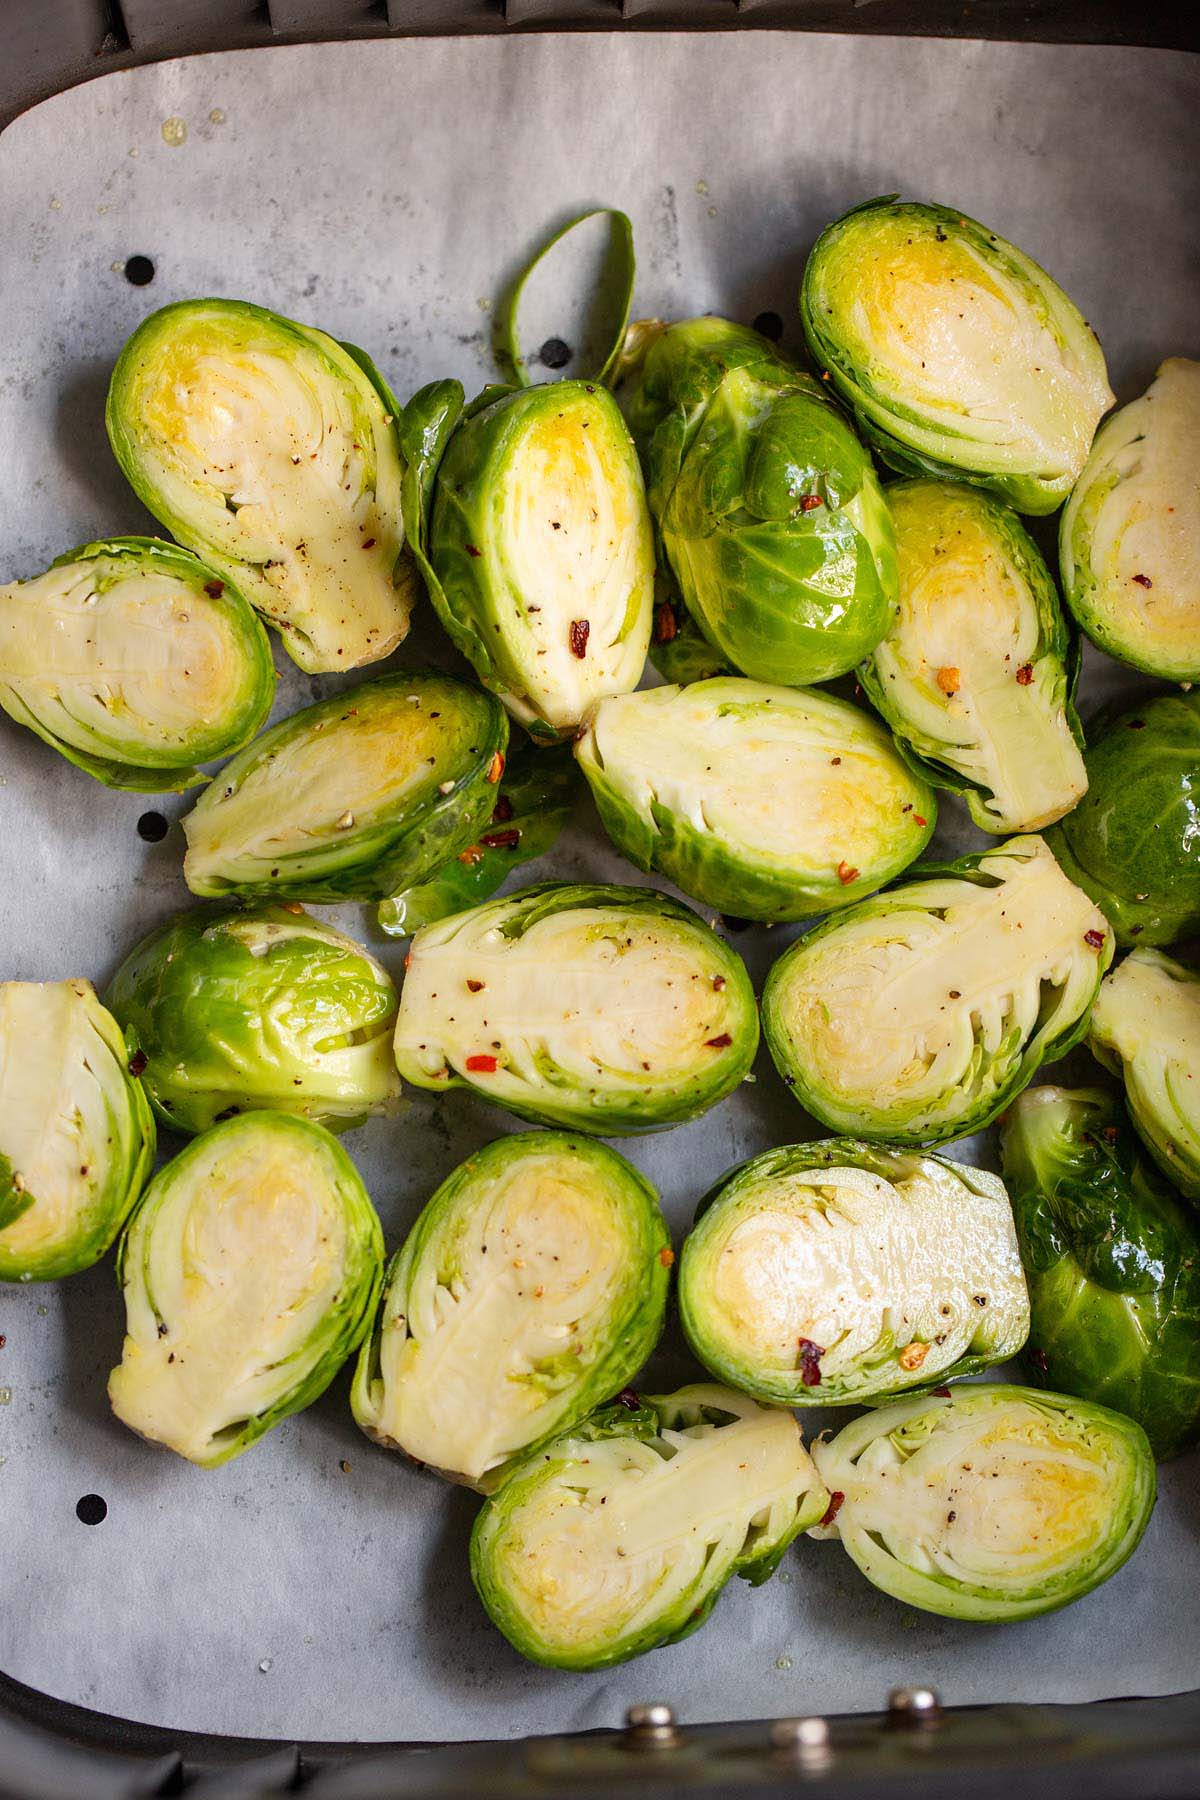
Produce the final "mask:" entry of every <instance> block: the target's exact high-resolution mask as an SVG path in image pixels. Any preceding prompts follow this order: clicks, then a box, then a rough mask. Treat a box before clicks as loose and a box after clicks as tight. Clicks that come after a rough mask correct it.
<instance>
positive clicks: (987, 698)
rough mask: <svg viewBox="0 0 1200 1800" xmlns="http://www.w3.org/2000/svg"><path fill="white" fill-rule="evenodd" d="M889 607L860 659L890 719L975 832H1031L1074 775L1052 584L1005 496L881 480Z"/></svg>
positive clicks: (1076, 758) (1077, 760)
mask: <svg viewBox="0 0 1200 1800" xmlns="http://www.w3.org/2000/svg"><path fill="white" fill-rule="evenodd" d="M888 502H889V504H890V506H891V509H892V518H893V520H894V521H895V525H896V543H897V548H898V552H899V561H900V612H899V616H898V618H897V620H896V622H895V624H894V625H893V626H892V628H891V630H890V631H889V632H888V635H887V637H885V638H884V640H883V642H882V643H881V644H880V645H879V647H878V648H877V649H876V651H875V653H874V655H873V656H872V657H871V659H870V661H869V662H867V663H865V664H864V666H863V670H862V679H863V684H864V686H865V687H866V689H867V692H868V694H869V695H870V697H871V699H872V700H873V701H874V703H875V705H876V706H877V707H878V708H879V710H880V712H882V714H883V715H884V717H885V718H886V719H887V721H888V723H889V725H891V727H892V729H893V730H894V731H895V732H896V733H897V734H898V735H899V737H900V738H901V739H902V740H903V741H904V742H905V743H906V744H907V745H908V746H909V747H910V749H912V750H913V751H914V752H915V753H916V754H917V755H918V756H920V757H922V758H924V759H926V760H927V761H928V762H929V763H930V764H932V765H933V766H932V769H931V773H932V774H933V776H934V779H935V780H940V781H942V782H943V783H944V785H946V786H949V787H957V788H958V789H959V790H960V791H961V792H962V793H964V794H965V797H966V800H967V804H968V806H969V807H970V809H971V817H972V818H973V819H974V821H975V823H976V824H977V825H980V826H982V828H983V829H984V830H985V831H995V832H1008V831H1034V830H1037V829H1038V828H1039V827H1040V826H1043V825H1048V824H1050V822H1051V821H1052V820H1053V819H1057V818H1060V817H1061V816H1062V814H1063V813H1065V812H1067V811H1068V810H1069V809H1070V808H1071V807H1072V806H1074V804H1075V802H1076V801H1077V800H1078V798H1079V796H1080V794H1082V793H1083V791H1084V789H1085V788H1086V787H1087V774H1086V771H1085V770H1084V766H1083V756H1082V754H1081V752H1080V749H1079V745H1078V743H1077V742H1076V740H1075V733H1074V720H1073V716H1072V711H1071V704H1070V686H1071V684H1070V680H1069V677H1068V674H1067V668H1066V662H1065V658H1066V654H1067V633H1066V629H1065V627H1064V625H1063V621H1062V617H1061V615H1060V613H1059V610H1058V602H1057V600H1056V598H1055V593H1054V584H1053V582H1052V581H1051V579H1050V576H1049V574H1048V573H1047V571H1046V565H1045V564H1044V563H1043V561H1042V559H1041V557H1040V556H1039V555H1038V552H1037V549H1036V547H1035V545H1034V544H1033V542H1032V540H1031V539H1030V538H1029V537H1028V536H1027V535H1026V533H1025V531H1024V530H1023V529H1022V527H1021V525H1020V523H1019V521H1018V520H1017V518H1016V516H1015V515H1014V514H1013V513H1011V512H1010V511H1009V510H1008V508H1007V507H1005V506H1001V505H1000V504H999V503H998V502H997V501H995V500H991V499H989V498H988V496H987V495H986V494H981V493H977V492H975V491H974V490H972V489H971V488H967V487H964V486H963V485H962V484H961V483H956V482H948V481H905V482H898V483H897V484H896V485H895V486H894V487H891V488H889V489H888Z"/></svg>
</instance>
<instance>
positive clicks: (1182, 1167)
mask: <svg viewBox="0 0 1200 1800" xmlns="http://www.w3.org/2000/svg"><path fill="white" fill-rule="evenodd" d="M1088 1041H1089V1043H1090V1044H1091V1047H1092V1049H1093V1050H1094V1051H1095V1053H1096V1055H1097V1056H1098V1057H1099V1058H1100V1060H1101V1061H1102V1062H1103V1063H1105V1064H1106V1065H1107V1066H1108V1067H1109V1068H1110V1069H1112V1070H1114V1072H1115V1073H1116V1074H1118V1075H1120V1076H1122V1077H1123V1078H1124V1082H1125V1097H1126V1099H1127V1100H1128V1102H1129V1111H1130V1113H1131V1115H1132V1117H1133V1122H1134V1124H1135V1125H1136V1126H1137V1128H1138V1131H1139V1132H1140V1134H1141V1136H1142V1138H1143V1140H1144V1142H1145V1145H1146V1148H1147V1149H1148V1150H1149V1151H1150V1154H1151V1155H1152V1156H1153V1157H1154V1159H1155V1161H1156V1162H1157V1163H1158V1164H1159V1166H1160V1167H1161V1168H1162V1169H1163V1170H1165V1172H1166V1174H1167V1175H1168V1176H1169V1177H1170V1179H1171V1180H1172V1181H1173V1182H1174V1184H1175V1186H1176V1187H1177V1188H1178V1189H1179V1190H1180V1192H1181V1193H1183V1194H1186V1195H1187V1196H1188V1197H1189V1199H1192V1200H1198V1201H1200V975H1198V974H1197V973H1196V972H1195V970H1193V969H1187V968H1185V967H1184V966H1183V964H1182V963H1178V962H1173V961H1172V960H1171V958H1170V957H1169V956H1163V955H1162V954H1161V952H1159V951H1157V950H1135V951H1133V953H1132V954H1131V955H1129V956H1127V957H1126V958H1125V960H1124V962H1123V963H1121V964H1120V965H1119V966H1118V967H1117V968H1115V969H1114V970H1113V972H1112V974H1111V975H1108V976H1106V977H1105V979H1104V981H1103V982H1102V983H1101V986H1100V993H1099V995H1098V997H1097V1000H1096V1004H1095V1006H1094V1007H1093V1008H1092V1017H1091V1023H1090V1029H1089V1039H1088Z"/></svg>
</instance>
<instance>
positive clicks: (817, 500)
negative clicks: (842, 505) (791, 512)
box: [800, 494, 821, 512]
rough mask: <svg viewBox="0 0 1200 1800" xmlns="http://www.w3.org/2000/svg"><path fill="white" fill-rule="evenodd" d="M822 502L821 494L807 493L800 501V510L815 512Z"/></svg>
mask: <svg viewBox="0 0 1200 1800" xmlns="http://www.w3.org/2000/svg"><path fill="white" fill-rule="evenodd" d="M820 504H821V496H820V494H805V496H804V498H803V500H802V501H801V502H800V511H801V512H815V511H816V509H817V507H818V506H820Z"/></svg>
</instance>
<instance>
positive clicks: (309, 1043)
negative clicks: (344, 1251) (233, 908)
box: [105, 906, 400, 1132]
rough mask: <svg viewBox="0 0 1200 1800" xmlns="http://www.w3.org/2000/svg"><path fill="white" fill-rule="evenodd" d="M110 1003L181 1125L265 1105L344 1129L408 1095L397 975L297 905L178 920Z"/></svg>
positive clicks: (174, 1122) (119, 981)
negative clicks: (400, 1073)
mask: <svg viewBox="0 0 1200 1800" xmlns="http://www.w3.org/2000/svg"><path fill="white" fill-rule="evenodd" d="M105 998H106V999H107V1001H108V1004H109V1005H110V1006H111V1007H112V1010H113V1013H114V1014H115V1016H116V1018H117V1020H118V1021H119V1023H120V1024H121V1025H122V1026H123V1027H124V1029H125V1031H126V1033H127V1036H128V1039H129V1042H130V1044H131V1045H132V1046H133V1047H134V1048H135V1049H137V1050H139V1051H140V1052H141V1056H142V1059H143V1060H144V1062H145V1067H144V1069H143V1071H142V1074H143V1079H144V1081H145V1085H146V1091H147V1093H148V1094H149V1096H150V1101H151V1104H152V1105H153V1107H154V1110H155V1112H156V1113H157V1114H158V1116H159V1118H160V1119H161V1120H162V1121H163V1123H164V1124H165V1125H169V1126H170V1127H171V1128H172V1130H174V1131H190V1132H194V1131H207V1129H208V1127H209V1126H210V1125H213V1124H215V1123H216V1121H217V1120H218V1119H223V1118H226V1117H227V1116H228V1115H229V1114H231V1113H238V1112H254V1111H256V1110H257V1109H259V1108H263V1107H265V1108H268V1109H269V1110H270V1111H272V1112H286V1113H299V1114H300V1115H301V1117H303V1118H306V1119H318V1120H320V1122H321V1123H322V1124H323V1125H329V1126H332V1127H333V1129H334V1130H335V1131H340V1130H344V1129H345V1128H346V1127H348V1126H350V1125H359V1124H361V1123H362V1121H363V1120H364V1119H366V1118H368V1117H369V1116H370V1115H371V1114H372V1113H379V1112H385V1111H387V1109H388V1108H389V1106H390V1105H391V1103H392V1102H393V1101H394V1100H395V1099H396V1098H397V1097H398V1095H399V1092H400V1083H399V1081H398V1080H397V1077H396V1066H395V1062H394V1060H393V1057H392V1044H391V1034H392V1028H393V1026H394V1025H395V1021H396V990H395V988H394V987H393V986H392V983H391V980H390V978H389V976H388V974H387V971H386V970H384V969H381V968H380V966H379V964H378V963H377V962H376V961H375V958H374V957H373V956H368V954H367V952H366V951H365V950H363V949H362V948H361V947H360V946H359V945H358V944H356V943H355V942H354V941H353V939H352V938H348V937H344V936H343V934H342V933H341V932H340V931H335V930H334V928H333V926H332V925H322V924H318V922H317V920H316V919H310V918H309V917H308V915H307V914H306V913H302V912H301V911H300V909H299V907H295V908H288V907H284V906H260V907H259V908H257V910H255V911H253V912H228V913H211V912H207V911H195V912H189V913H180V914H179V916H178V917H177V918H174V919H170V920H168V922H167V923H166V924H165V925H160V926H159V927H158V929H157V930H156V931H152V932H151V933H150V935H149V937H146V938H143V939H142V941H141V943H140V944H138V946H137V947H136V949H134V950H133V951H131V952H130V954H129V955H128V956H127V957H126V958H125V961H124V962H123V963H122V964H121V967H120V968H119V969H118V970H117V973H116V974H115V975H114V977H113V980H112V984H111V986H110V988H109V990H108V993H107V995H106V996H105Z"/></svg>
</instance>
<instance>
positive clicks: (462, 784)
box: [183, 673, 508, 901]
mask: <svg viewBox="0 0 1200 1800" xmlns="http://www.w3.org/2000/svg"><path fill="white" fill-rule="evenodd" d="M507 742H508V721H507V719H506V718H505V716H504V711H503V709H502V708H501V706H500V705H499V704H498V703H497V702H496V701H495V700H493V699H492V698H491V697H490V696H489V695H487V694H481V693H480V692H479V690H478V689H477V688H473V687H468V686H467V685H466V683H465V682H462V681H455V680H454V679H453V677H452V676H449V675H407V674H404V673H399V674H395V675H380V676H377V677H376V679H375V680H374V681H368V682H364V683H363V684H362V686H361V687H354V688H345V689H343V690H342V692H341V693H340V694H333V695H331V696H330V698H329V699H328V700H320V701H318V702H317V704H316V705H315V706H306V707H304V708H303V710H302V711H300V712H298V713H293V714H292V716H291V718H290V719H282V720H280V722H279V724H278V725H273V726H272V727H271V729H270V730H269V731H264V732H263V734H262V736H261V737H259V738H256V739H255V741H254V742H253V743H252V744H250V745H249V746H248V747H247V748H246V749H245V750H243V751H242V752H241V754H240V755H238V756H235V757H234V759H233V761H232V762H230V763H227V764H226V765H225V767H224V768H223V769H222V770H221V773H220V774H219V775H218V776H217V778H216V780H215V781H212V782H210V783H209V785H208V787H206V788H205V790H204V792H203V793H202V794H201V796H200V798H199V800H197V802H196V804H195V806H194V807H193V808H192V810H191V812H190V813H189V814H188V815H187V817H186V818H185V819H184V821H183V831H184V836H185V837H186V838H187V845H188V848H187V855H186V857H185V858H184V863H183V877H184V880H185V881H186V882H187V884H188V886H189V887H190V888H191V890H192V892H193V894H201V895H203V896H204V897H205V898H219V897H220V896H222V895H225V894H236V895H237V896H238V897H239V898H240V899H243V900H256V899H265V900H270V899H276V898H282V899H290V900H313V901H321V900H383V899H386V898H387V896H388V895H389V894H394V893H395V892H396V890H397V889H398V888H402V887H407V886H409V885H410V884H412V883H414V882H420V881H424V880H425V879H426V877H427V876H428V875H430V874H432V873H433V871H434V870H435V869H437V868H439V867H440V865H441V864H442V863H444V862H446V861H447V860H448V859H449V858H451V857H453V856H456V855H458V853H459V852H460V851H462V850H465V849H466V848H467V847H468V845H470V844H472V843H473V842H474V840H475V839H476V838H477V837H478V835H479V833H480V832H481V831H482V830H484V829H485V828H486V821H487V820H488V819H489V818H490V816H491V813H492V810H493V808H494V806H495V804H496V784H497V783H498V782H499V780H500V776H501V774H502V773H503V769H504V750H505V746H506V744H507Z"/></svg>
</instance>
